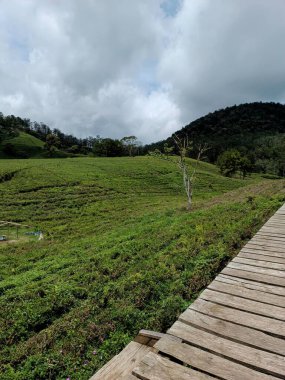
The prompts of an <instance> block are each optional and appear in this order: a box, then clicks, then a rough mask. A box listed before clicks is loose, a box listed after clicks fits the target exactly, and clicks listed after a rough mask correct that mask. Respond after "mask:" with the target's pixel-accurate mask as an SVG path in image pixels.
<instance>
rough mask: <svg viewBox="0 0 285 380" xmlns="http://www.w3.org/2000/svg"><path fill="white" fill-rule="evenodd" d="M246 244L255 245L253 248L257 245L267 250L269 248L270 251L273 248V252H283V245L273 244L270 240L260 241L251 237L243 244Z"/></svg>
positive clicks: (284, 251)
mask: <svg viewBox="0 0 285 380" xmlns="http://www.w3.org/2000/svg"><path fill="white" fill-rule="evenodd" d="M247 246H255V248H257V247H259V248H260V249H261V248H263V249H267V250H268V249H270V250H272V251H273V250H274V251H275V252H280V253H283V254H285V246H280V245H275V244H273V243H272V241H260V240H257V239H252V240H250V241H249V242H248V243H247V244H246V245H245V247H247Z"/></svg>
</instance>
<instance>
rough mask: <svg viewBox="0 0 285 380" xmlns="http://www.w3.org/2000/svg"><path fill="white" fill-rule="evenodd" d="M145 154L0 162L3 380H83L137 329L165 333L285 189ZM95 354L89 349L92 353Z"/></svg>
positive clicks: (277, 203)
mask: <svg viewBox="0 0 285 380" xmlns="http://www.w3.org/2000/svg"><path fill="white" fill-rule="evenodd" d="M181 182H182V179H181V174H180V173H179V171H178V170H177V168H176V166H175V165H174V163H172V162H168V161H163V160H159V159H156V158H150V157H137V158H114V159H112V158H74V159H62V160H61V159H53V160H34V159H31V160H2V161H0V193H1V209H0V220H11V221H15V222H20V223H25V224H28V225H33V226H34V227H35V228H36V229H38V230H42V231H43V232H44V236H45V238H44V240H43V241H40V242H35V241H34V242H28V243H17V244H10V245H2V246H1V245H0V326H2V327H1V331H0V347H1V349H0V363H1V368H0V373H1V374H0V379H3V380H4V379H5V380H7V379H31V380H32V379H37V380H40V379H66V378H67V377H68V376H69V377H70V378H71V379H72V380H73V379H83V380H84V379H88V378H89V377H90V376H91V374H93V373H94V372H95V371H96V370H97V369H98V368H99V367H101V366H102V365H103V364H104V363H105V362H106V361H107V360H109V359H110V358H111V357H112V355H114V354H116V353H117V352H118V351H119V350H120V349H122V348H123V347H124V346H125V345H126V344H127V343H128V342H129V341H130V340H131V339H133V338H134V336H135V335H136V334H137V332H138V331H139V330H140V329H141V328H147V329H154V330H157V331H166V329H167V328H168V327H169V326H170V325H171V324H172V323H173V321H174V320H175V319H176V318H177V315H178V314H179V313H180V312H181V311H182V310H183V309H185V308H186V307H187V305H189V304H190V303H191V302H192V301H193V300H194V299H195V298H196V297H197V295H198V294H199V292H200V291H201V290H202V289H203V288H204V287H205V286H207V284H208V283H209V282H210V281H211V280H212V279H213V277H214V276H215V275H216V274H217V273H218V272H219V271H220V270H221V269H222V268H223V266H224V265H225V264H226V262H227V261H228V260H230V258H231V257H233V255H234V254H236V252H237V251H238V250H239V249H240V247H241V246H242V245H243V244H244V242H245V241H246V240H247V239H249V238H250V237H251V236H252V234H253V233H254V232H255V231H256V230H257V229H258V228H259V227H260V226H261V225H262V224H263V223H264V222H265V220H266V219H267V218H268V217H269V215H271V214H272V213H273V212H274V211H275V210H276V209H277V208H278V207H279V206H280V205H281V204H282V203H283V202H284V199H285V198H284V182H283V181H282V180H269V179H263V178H261V177H259V176H253V177H252V178H249V179H246V180H245V181H243V180H239V179H230V178H225V177H222V176H221V175H220V174H219V172H218V170H217V168H216V167H215V166H213V165H210V164H206V163H201V164H200V166H199V175H198V179H197V181H196V183H195V190H194V204H193V211H192V212H190V213H189V212H187V211H186V209H185V206H186V199H185V195H184V192H183V188H182V187H181ZM94 351H96V354H94Z"/></svg>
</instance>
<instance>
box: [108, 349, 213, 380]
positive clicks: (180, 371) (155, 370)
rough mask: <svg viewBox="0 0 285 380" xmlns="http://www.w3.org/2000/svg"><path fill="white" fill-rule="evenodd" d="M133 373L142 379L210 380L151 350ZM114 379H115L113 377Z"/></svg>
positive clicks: (210, 377)
mask: <svg viewBox="0 0 285 380" xmlns="http://www.w3.org/2000/svg"><path fill="white" fill-rule="evenodd" d="M133 373H134V374H135V375H137V376H138V377H139V378H140V379H144V380H194V379H195V380H210V379H214V378H213V377H212V376H210V375H206V374H204V373H201V372H198V371H195V370H194V369H191V368H187V367H185V366H182V365H180V364H177V363H175V362H173V361H171V360H169V359H166V358H163V357H162V356H160V355H157V354H155V353H153V352H150V353H149V354H147V355H146V356H145V357H144V358H143V359H142V360H141V362H140V363H139V365H138V366H137V367H136V368H134V370H133ZM114 380H115V379H114Z"/></svg>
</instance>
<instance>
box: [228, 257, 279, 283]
mask: <svg viewBox="0 0 285 380" xmlns="http://www.w3.org/2000/svg"><path fill="white" fill-rule="evenodd" d="M228 267H229V268H233V269H240V270H244V271H248V272H254V273H259V274H265V275H267V276H272V277H280V280H283V281H284V283H285V277H284V272H283V271H280V270H276V269H267V268H261V267H255V266H253V265H245V264H239V263H235V262H233V261H231V262H230V263H229V264H228Z"/></svg>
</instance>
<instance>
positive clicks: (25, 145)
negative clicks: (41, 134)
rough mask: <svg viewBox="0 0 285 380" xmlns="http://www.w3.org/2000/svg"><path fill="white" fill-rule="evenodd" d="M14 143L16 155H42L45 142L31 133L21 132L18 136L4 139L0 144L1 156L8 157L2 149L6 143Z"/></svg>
mask: <svg viewBox="0 0 285 380" xmlns="http://www.w3.org/2000/svg"><path fill="white" fill-rule="evenodd" d="M6 143H9V144H12V145H13V147H14V155H15V156H22V157H24V158H26V157H34V156H41V154H42V153H43V148H44V142H43V141H41V140H39V139H38V138H36V137H34V136H32V135H29V134H28V133H25V132H19V135H18V136H17V137H14V138H12V139H8V140H5V141H3V142H2V143H1V144H0V158H6V157H7V155H5V153H4V152H3V151H2V149H3V146H4V145H5V144H6Z"/></svg>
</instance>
